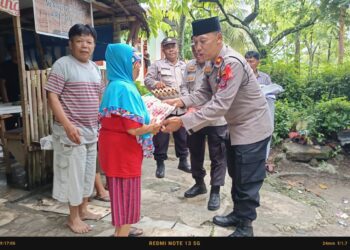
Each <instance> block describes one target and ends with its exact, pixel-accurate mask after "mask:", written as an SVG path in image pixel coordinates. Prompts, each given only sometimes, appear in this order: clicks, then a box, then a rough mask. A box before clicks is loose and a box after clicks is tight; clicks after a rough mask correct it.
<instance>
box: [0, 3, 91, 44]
mask: <svg viewBox="0 0 350 250" xmlns="http://www.w3.org/2000/svg"><path fill="white" fill-rule="evenodd" d="M0 1H1V0H0ZM33 9H34V19H35V31H36V32H37V33H39V34H45V35H49V36H56V37H63V38H68V31H69V29H70V28H71V27H72V26H73V25H74V24H77V23H82V24H90V25H93V22H92V20H93V19H92V7H91V3H87V2H85V1H83V0H33Z"/></svg>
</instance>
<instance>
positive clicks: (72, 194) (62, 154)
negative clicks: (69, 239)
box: [52, 136, 97, 206]
mask: <svg viewBox="0 0 350 250" xmlns="http://www.w3.org/2000/svg"><path fill="white" fill-rule="evenodd" d="M53 149H54V164H53V170H54V180H53V192H52V197H53V198H54V199H57V200H59V201H61V202H68V203H69V205H71V206H78V205H80V204H81V203H82V202H83V198H87V197H89V196H91V195H92V192H93V189H94V181H95V175H96V156H97V143H96V142H94V143H88V144H82V145H77V146H71V145H66V144H63V143H62V142H61V141H60V137H59V136H53Z"/></svg>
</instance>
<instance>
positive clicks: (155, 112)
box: [142, 95, 175, 123]
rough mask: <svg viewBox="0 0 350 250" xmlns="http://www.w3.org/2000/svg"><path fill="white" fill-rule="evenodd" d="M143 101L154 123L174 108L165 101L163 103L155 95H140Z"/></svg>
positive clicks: (161, 119) (162, 119)
mask: <svg viewBox="0 0 350 250" xmlns="http://www.w3.org/2000/svg"><path fill="white" fill-rule="evenodd" d="M142 99H143V101H144V102H145V104H146V107H147V109H148V112H149V113H150V115H151V120H152V119H155V120H156V123H160V122H162V121H164V120H165V118H166V117H167V116H168V115H170V114H171V112H173V111H174V110H175V107H174V106H171V105H169V104H167V103H163V102H162V101H161V100H159V99H158V98H156V97H155V96H151V95H146V96H142Z"/></svg>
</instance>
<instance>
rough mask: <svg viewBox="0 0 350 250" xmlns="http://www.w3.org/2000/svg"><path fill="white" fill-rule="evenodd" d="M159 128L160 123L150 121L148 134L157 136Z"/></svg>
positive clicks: (153, 120)
mask: <svg viewBox="0 0 350 250" xmlns="http://www.w3.org/2000/svg"><path fill="white" fill-rule="evenodd" d="M160 128H161V123H157V122H156V120H155V119H152V121H151V124H150V129H151V131H150V133H152V134H153V135H156V134H158V132H159V130H160Z"/></svg>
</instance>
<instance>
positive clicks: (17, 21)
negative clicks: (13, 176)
mask: <svg viewBox="0 0 350 250" xmlns="http://www.w3.org/2000/svg"><path fill="white" fill-rule="evenodd" d="M12 20H13V28H14V33H15V39H16V51H17V62H18V71H19V86H20V93H21V105H22V117H23V141H24V148H25V151H24V152H23V153H24V158H25V163H26V164H25V166H24V168H25V171H26V178H27V183H28V185H29V186H30V183H29V176H28V147H29V131H28V120H27V118H28V115H27V113H28V109H27V103H28V100H27V89H26V87H25V82H26V81H25V80H26V72H25V64H24V52H23V40H22V30H21V18H20V17H19V16H14V17H12ZM29 186H28V187H29Z"/></svg>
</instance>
